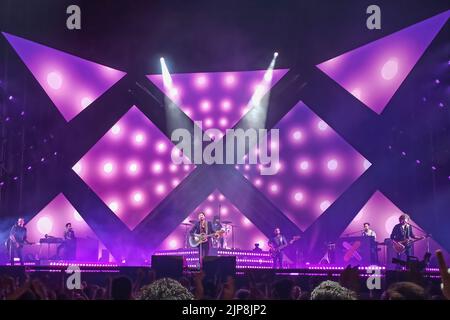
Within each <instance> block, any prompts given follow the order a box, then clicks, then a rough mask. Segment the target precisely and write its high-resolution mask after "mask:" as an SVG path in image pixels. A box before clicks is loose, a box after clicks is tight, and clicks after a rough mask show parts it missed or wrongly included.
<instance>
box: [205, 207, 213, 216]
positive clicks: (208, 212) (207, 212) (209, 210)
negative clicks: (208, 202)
mask: <svg viewBox="0 0 450 320" xmlns="http://www.w3.org/2000/svg"><path fill="white" fill-rule="evenodd" d="M205 213H206V214H207V215H208V216H209V215H211V214H212V209H211V208H210V207H206V208H205Z"/></svg>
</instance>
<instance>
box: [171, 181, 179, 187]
mask: <svg viewBox="0 0 450 320" xmlns="http://www.w3.org/2000/svg"><path fill="white" fill-rule="evenodd" d="M179 184H180V180H178V179H173V180H172V187H176V186H178V185H179Z"/></svg>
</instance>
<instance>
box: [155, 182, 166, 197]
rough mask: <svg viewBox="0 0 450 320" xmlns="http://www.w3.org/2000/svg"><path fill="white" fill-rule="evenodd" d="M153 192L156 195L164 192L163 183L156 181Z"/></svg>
mask: <svg viewBox="0 0 450 320" xmlns="http://www.w3.org/2000/svg"><path fill="white" fill-rule="evenodd" d="M155 192H156V194H158V195H161V194H163V193H164V192H166V186H165V185H164V184H163V183H158V184H157V185H156V187H155Z"/></svg>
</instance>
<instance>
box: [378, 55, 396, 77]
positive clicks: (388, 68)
mask: <svg viewBox="0 0 450 320" xmlns="http://www.w3.org/2000/svg"><path fill="white" fill-rule="evenodd" d="M397 73H398V61H397V59H395V58H391V59H389V60H388V61H386V62H385V63H384V65H383V67H382V68H381V76H382V77H383V79H384V80H391V79H393V78H394V77H395V76H396V75H397Z"/></svg>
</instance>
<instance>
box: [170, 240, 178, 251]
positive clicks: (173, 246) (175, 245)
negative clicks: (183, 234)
mask: <svg viewBox="0 0 450 320" xmlns="http://www.w3.org/2000/svg"><path fill="white" fill-rule="evenodd" d="M169 248H170V249H177V248H178V241H177V240H176V239H171V240H169Z"/></svg>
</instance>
